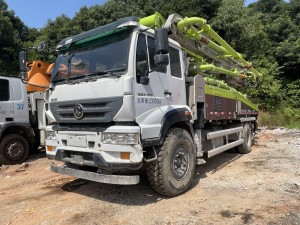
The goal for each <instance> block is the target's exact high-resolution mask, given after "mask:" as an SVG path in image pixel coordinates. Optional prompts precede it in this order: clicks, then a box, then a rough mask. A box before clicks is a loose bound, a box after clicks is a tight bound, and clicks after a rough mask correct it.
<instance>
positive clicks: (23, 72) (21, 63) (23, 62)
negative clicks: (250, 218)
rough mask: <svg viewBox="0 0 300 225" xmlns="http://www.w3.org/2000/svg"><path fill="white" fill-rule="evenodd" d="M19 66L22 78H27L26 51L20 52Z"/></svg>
mask: <svg viewBox="0 0 300 225" xmlns="http://www.w3.org/2000/svg"><path fill="white" fill-rule="evenodd" d="M19 68H20V74H21V79H22V80H27V67H26V52H25V51H21V52H20V53H19Z"/></svg>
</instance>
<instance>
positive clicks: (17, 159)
mask: <svg viewBox="0 0 300 225" xmlns="http://www.w3.org/2000/svg"><path fill="white" fill-rule="evenodd" d="M28 155H29V145H28V142H27V141H26V139H25V138H24V137H22V136H21V135H18V134H8V135H7V136H4V137H3V138H2V140H1V143H0V163H3V164H5V165H13V164H19V163H22V162H24V161H25V160H26V159H27V157H28Z"/></svg>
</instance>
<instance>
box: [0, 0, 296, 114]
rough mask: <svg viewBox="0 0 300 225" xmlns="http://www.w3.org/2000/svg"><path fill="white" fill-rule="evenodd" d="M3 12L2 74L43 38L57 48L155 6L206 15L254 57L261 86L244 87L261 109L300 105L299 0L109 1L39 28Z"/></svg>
mask: <svg viewBox="0 0 300 225" xmlns="http://www.w3.org/2000/svg"><path fill="white" fill-rule="evenodd" d="M129 6H130V7H129ZM0 11H1V14H0V35H1V38H0V72H1V73H10V74H16V73H17V72H16V71H17V70H18V68H17V61H18V60H17V58H18V52H19V50H20V49H21V48H22V47H26V46H32V45H36V44H37V43H39V42H40V41H42V40H44V41H47V42H48V43H49V46H51V47H52V48H53V47H55V45H56V44H57V43H58V42H59V41H60V40H61V39H63V38H65V37H67V36H71V35H74V34H78V33H80V32H82V31H86V30H89V29H92V28H95V27H98V26H100V25H103V24H107V23H109V22H112V21H115V20H117V19H118V18H121V17H125V16H132V15H135V16H138V17H144V16H146V15H151V14H153V13H154V12H155V11H159V12H161V13H162V14H163V15H164V16H167V15H169V14H172V13H174V12H177V13H179V14H181V15H183V16H199V17H203V18H205V19H207V20H208V22H209V23H210V24H211V25H212V26H213V28H214V29H215V30H216V31H217V32H218V33H219V34H220V35H221V36H222V37H223V38H224V39H225V40H226V41H228V42H229V43H230V44H231V45H232V46H233V47H234V48H235V49H236V50H237V51H239V52H241V53H242V54H243V55H244V56H245V58H246V59H247V60H248V61H251V62H253V64H254V66H255V68H257V70H259V71H260V72H261V74H262V76H260V77H259V78H258V80H259V85H258V86H255V88H245V89H244V90H242V91H243V92H245V93H247V95H248V96H250V97H251V98H252V100H253V101H255V102H256V103H258V104H259V106H260V108H261V109H262V110H268V111H274V110H276V109H278V108H280V107H282V106H283V105H284V106H286V105H288V106H289V107H294V108H300V100H299V98H300V80H299V79H300V1H299V0H290V1H284V0H258V1H257V2H255V3H252V4H250V5H249V6H245V1H244V0H181V1H175V0H169V1H166V0H137V1H133V0H109V1H107V2H106V3H105V4H104V5H95V6H92V7H89V8H88V7H82V8H81V9H80V10H79V11H78V12H77V13H76V15H75V16H74V18H69V17H67V16H65V15H61V16H59V17H57V18H56V19H55V20H48V22H47V24H46V26H45V27H43V28H42V29H40V30H37V29H34V28H28V27H27V26H26V25H25V24H24V23H23V22H22V21H21V20H20V19H19V18H18V17H16V16H15V15H14V12H13V11H9V10H8V8H7V4H6V3H5V0H0ZM31 57H32V58H34V57H37V56H36V55H31ZM48 60H51V59H49V58H48Z"/></svg>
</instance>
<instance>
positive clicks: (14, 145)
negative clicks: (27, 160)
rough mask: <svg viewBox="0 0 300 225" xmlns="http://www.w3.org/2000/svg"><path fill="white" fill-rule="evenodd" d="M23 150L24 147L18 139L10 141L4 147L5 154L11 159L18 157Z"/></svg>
mask: <svg viewBox="0 0 300 225" xmlns="http://www.w3.org/2000/svg"><path fill="white" fill-rule="evenodd" d="M23 152H24V147H23V145H22V144H21V143H20V142H18V141H14V142H11V143H10V144H9V145H8V146H7V149H6V153H7V156H8V157H9V158H10V159H13V160H16V159H19V158H20V157H21V156H22V155H23Z"/></svg>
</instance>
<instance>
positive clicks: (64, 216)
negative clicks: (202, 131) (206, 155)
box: [0, 129, 300, 225]
mask: <svg viewBox="0 0 300 225" xmlns="http://www.w3.org/2000/svg"><path fill="white" fill-rule="evenodd" d="M255 142H256V143H255V145H254V146H253V148H252V152H251V153H250V154H247V155H240V154H237V153H234V152H225V153H222V154H220V155H218V156H216V157H214V158H212V159H209V160H208V161H207V163H206V164H205V165H202V166H198V167H197V169H196V174H195V178H194V180H193V185H192V187H191V188H190V189H189V190H188V191H187V192H186V193H184V194H182V195H180V196H178V197H175V198H166V197H164V196H161V195H159V194H156V193H155V192H154V191H152V189H151V188H150V186H149V185H148V182H147V179H146V177H145V176H142V181H141V183H140V184H138V185H135V186H116V185H106V184H100V183H95V182H90V181H85V180H81V179H76V178H72V177H67V176H63V175H59V174H55V173H52V172H50V171H49V164H50V162H51V161H49V160H48V159H46V158H45V157H44V154H45V153H44V152H41V153H39V154H36V155H33V156H31V158H30V159H29V160H28V161H27V162H26V163H25V164H22V165H15V166H2V167H1V169H0V224H1V225H13V224H22V225H23V224H42V225H52V224H55V225H58V224H91V225H97V224H166V225H171V224H178V225H181V224H268V225H275V224H298V225H300V161H299V160H300V131H299V130H280V129H276V130H267V129H262V130H261V131H260V132H259V134H258V135H257V136H256V138H255Z"/></svg>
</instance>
